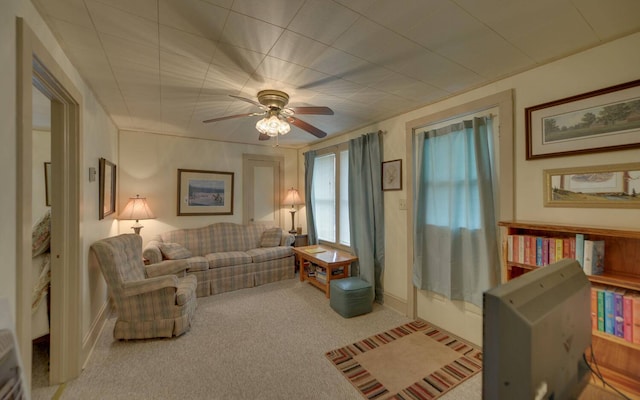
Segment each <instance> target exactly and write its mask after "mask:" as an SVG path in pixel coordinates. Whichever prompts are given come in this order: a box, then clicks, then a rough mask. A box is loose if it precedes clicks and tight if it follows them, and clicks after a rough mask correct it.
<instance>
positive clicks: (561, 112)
mask: <svg viewBox="0 0 640 400" xmlns="http://www.w3.org/2000/svg"><path fill="white" fill-rule="evenodd" d="M525 130H526V134H527V160H532V159H537V158H545V157H559V156H567V155H573V154H584V153H595V152H602V151H611V150H624V149H629V148H633V147H640V79H638V80H635V81H632V82H627V83H623V84H620V85H616V86H611V87H608V88H604V89H599V90H595V91H592V92H588V93H583V94H580V95H577V96H572V97H567V98H564V99H561V100H555V101H552V102H549V103H544V104H540V105H537V106H534V107H528V108H526V109H525Z"/></svg>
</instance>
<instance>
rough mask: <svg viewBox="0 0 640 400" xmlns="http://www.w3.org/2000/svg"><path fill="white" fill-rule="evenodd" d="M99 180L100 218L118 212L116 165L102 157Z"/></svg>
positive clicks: (99, 166)
mask: <svg viewBox="0 0 640 400" xmlns="http://www.w3.org/2000/svg"><path fill="white" fill-rule="evenodd" d="M98 181H99V185H98V186H99V189H98V219H104V217H106V216H107V215H111V214H113V213H115V212H116V165H115V164H114V163H112V162H111V161H108V160H106V159H104V158H100V160H99V165H98Z"/></svg>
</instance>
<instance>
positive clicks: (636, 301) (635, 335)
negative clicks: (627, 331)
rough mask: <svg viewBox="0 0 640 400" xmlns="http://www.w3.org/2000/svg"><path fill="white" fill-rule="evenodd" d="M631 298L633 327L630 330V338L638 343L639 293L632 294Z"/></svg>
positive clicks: (639, 323) (639, 328) (639, 329)
mask: <svg viewBox="0 0 640 400" xmlns="http://www.w3.org/2000/svg"><path fill="white" fill-rule="evenodd" d="M631 298H632V299H633V310H632V311H631V313H632V314H633V319H632V321H633V329H632V332H631V338H632V340H633V343H635V344H640V295H639V294H637V293H636V294H634V295H632V296H631Z"/></svg>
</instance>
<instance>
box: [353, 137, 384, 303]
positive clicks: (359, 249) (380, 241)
mask: <svg viewBox="0 0 640 400" xmlns="http://www.w3.org/2000/svg"><path fill="white" fill-rule="evenodd" d="M381 161H382V160H381V145H380V134H379V133H377V132H376V133H368V134H366V135H362V136H361V137H359V138H356V139H352V140H350V141H349V224H350V229H351V235H350V236H351V248H352V249H353V251H354V253H355V254H356V256H358V262H357V268H358V272H359V276H360V278H362V279H363V280H365V281H367V282H369V283H371V286H372V287H373V289H374V294H375V301H376V302H378V303H381V304H382V303H383V301H384V298H383V295H384V290H383V287H382V272H383V270H384V197H383V193H382V177H381V174H382V171H381V165H382V164H381Z"/></svg>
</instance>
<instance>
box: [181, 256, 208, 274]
mask: <svg viewBox="0 0 640 400" xmlns="http://www.w3.org/2000/svg"><path fill="white" fill-rule="evenodd" d="M186 261H187V265H188V267H187V271H188V272H194V271H206V270H208V269H209V261H208V260H207V259H206V258H204V257H202V256H195V257H189V258H187V259H186Z"/></svg>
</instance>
